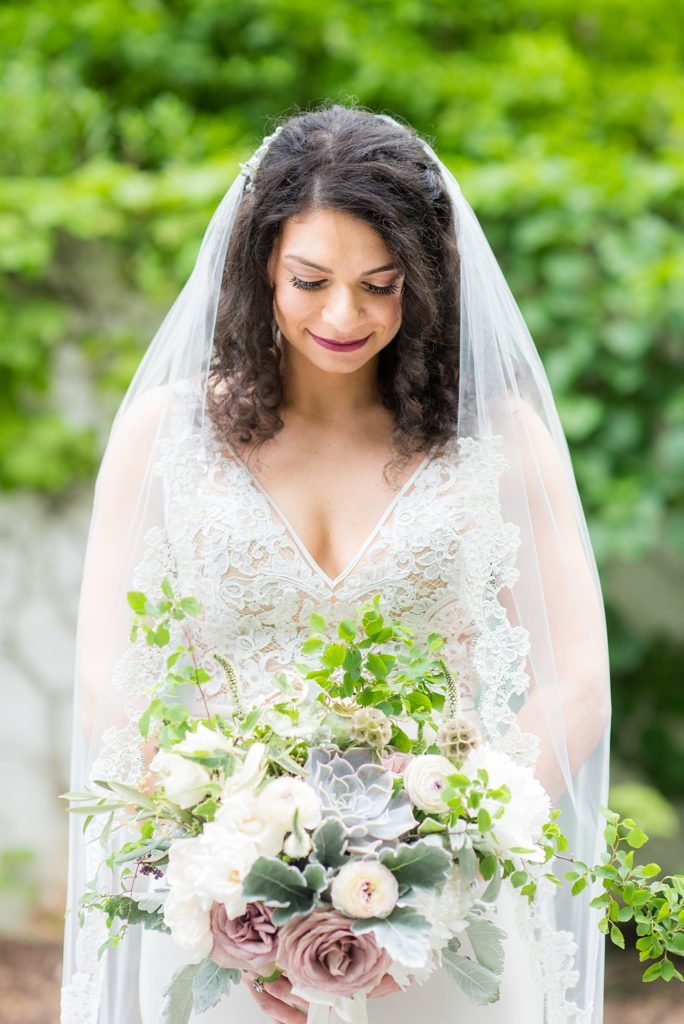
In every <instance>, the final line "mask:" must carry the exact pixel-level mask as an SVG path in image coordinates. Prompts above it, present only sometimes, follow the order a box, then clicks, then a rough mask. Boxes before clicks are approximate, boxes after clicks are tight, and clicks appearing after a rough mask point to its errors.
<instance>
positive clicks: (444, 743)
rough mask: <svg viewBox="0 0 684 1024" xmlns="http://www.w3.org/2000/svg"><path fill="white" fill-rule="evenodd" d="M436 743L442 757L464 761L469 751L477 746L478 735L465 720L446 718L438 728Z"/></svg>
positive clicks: (474, 727)
mask: <svg viewBox="0 0 684 1024" xmlns="http://www.w3.org/2000/svg"><path fill="white" fill-rule="evenodd" d="M436 743H437V746H438V747H439V749H440V753H442V754H443V755H444V757H448V758H449V759H450V760H452V761H465V759H466V757H467V756H468V754H469V753H470V751H471V750H474V749H475V747H477V746H479V744H480V733H479V730H478V728H477V726H476V725H473V723H472V722H469V721H468V719H467V718H448V719H447V720H446V721H445V722H442V724H441V725H440V727H439V731H438V732H437V739H436Z"/></svg>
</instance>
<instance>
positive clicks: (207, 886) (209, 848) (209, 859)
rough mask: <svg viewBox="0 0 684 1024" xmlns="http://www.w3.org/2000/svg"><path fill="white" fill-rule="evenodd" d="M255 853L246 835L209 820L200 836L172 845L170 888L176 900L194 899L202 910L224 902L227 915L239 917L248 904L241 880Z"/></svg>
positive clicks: (256, 849) (169, 868)
mask: <svg viewBox="0 0 684 1024" xmlns="http://www.w3.org/2000/svg"><path fill="white" fill-rule="evenodd" d="M258 856H259V850H258V848H257V846H256V843H254V842H253V841H252V840H251V839H250V838H249V837H248V836H245V835H242V834H241V833H239V832H235V831H233V830H231V829H226V828H224V827H223V826H222V825H221V824H220V823H219V822H216V821H211V822H209V823H208V824H207V825H205V827H204V831H203V832H202V833H201V835H199V836H191V837H189V838H187V839H177V840H176V841H175V842H174V843H172V844H171V847H170V848H169V866H168V869H167V874H166V877H167V879H168V882H169V888H170V890H171V892H172V893H174V895H175V897H177V898H178V899H180V900H188V899H195V900H196V901H197V902H198V903H199V905H200V906H202V907H203V908H204V909H205V910H210V909H211V905H212V903H213V902H214V901H216V902H217V903H223V904H224V906H225V908H226V912H227V914H228V916H229V917H238V916H239V915H240V914H244V912H245V908H246V906H247V900H246V899H245V897H244V896H243V895H242V883H243V881H244V879H245V877H246V875H247V874H248V872H249V870H250V868H251V867H252V865H253V864H254V861H255V860H256V859H257V857H258Z"/></svg>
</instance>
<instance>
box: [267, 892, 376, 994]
mask: <svg viewBox="0 0 684 1024" xmlns="http://www.w3.org/2000/svg"><path fill="white" fill-rule="evenodd" d="M352 923H353V922H352V920H351V918H349V917H345V916H344V915H343V914H338V913H337V911H335V910H315V911H314V912H313V913H312V914H309V915H308V916H305V917H296V918H294V920H292V921H289V922H288V923H287V924H286V925H285V926H284V928H282V929H281V932H280V942H279V944H278V956H277V960H276V962H277V964H278V967H280V968H281V969H282V970H283V971H284V972H285V974H286V975H287V976H288V978H289V979H290V981H291V982H292V983H293V984H297V985H300V986H301V987H302V988H312V989H316V990H318V991H319V992H329V993H330V994H331V995H338V996H353V995H354V994H355V993H356V992H360V991H362V990H364V989H365V990H368V989H372V988H375V986H376V985H377V984H378V983H379V981H380V980H381V979H382V978H383V977H384V975H385V974H386V973H387V970H388V968H389V966H390V963H391V960H390V957H389V955H388V953H387V952H386V950H384V949H380V948H379V947H378V946H377V944H376V942H375V939H374V938H373V936H372V935H371V934H370V933H369V932H364V933H363V934H362V935H357V934H356V933H355V932H353V931H352V930H351V925H352Z"/></svg>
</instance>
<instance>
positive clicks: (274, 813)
mask: <svg viewBox="0 0 684 1024" xmlns="http://www.w3.org/2000/svg"><path fill="white" fill-rule="evenodd" d="M256 810H257V814H259V815H260V816H261V817H262V818H266V819H267V820H268V821H272V822H273V823H274V824H277V825H280V826H281V827H282V828H283V829H285V831H288V832H289V831H291V830H292V826H293V822H294V816H295V811H296V812H297V824H298V825H299V827H300V828H316V826H317V825H319V824H320V822H321V817H322V812H321V801H320V800H319V798H318V794H317V793H316V790H315V789H314V788H313V787H312V786H310V785H309V783H308V782H305V781H304V779H299V778H293V777H292V776H290V775H282V776H281V777H280V778H279V779H273V781H272V782H269V783H268V784H267V785H266V786H265V787H264V789H262V791H261V792H260V793H259V795H258V796H257V800H256Z"/></svg>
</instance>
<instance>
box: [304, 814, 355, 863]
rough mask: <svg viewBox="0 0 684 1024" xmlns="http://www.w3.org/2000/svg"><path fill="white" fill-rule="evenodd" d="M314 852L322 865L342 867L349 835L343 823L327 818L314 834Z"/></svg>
mask: <svg viewBox="0 0 684 1024" xmlns="http://www.w3.org/2000/svg"><path fill="white" fill-rule="evenodd" d="M311 838H312V841H313V852H314V855H315V857H316V859H317V860H318V861H320V863H321V864H324V865H326V866H327V867H331V868H339V867H341V866H342V865H343V864H344V863H345V861H346V860H347V857H346V853H345V851H346V846H347V833H346V831H345V828H344V825H343V824H342V822H341V821H337V820H336V819H335V818H327V819H326V820H325V821H324V822H323V823H322V824H321V825H319V826H318V828H317V829H316V831H315V832H314V833H313V834H312V837H311Z"/></svg>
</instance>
